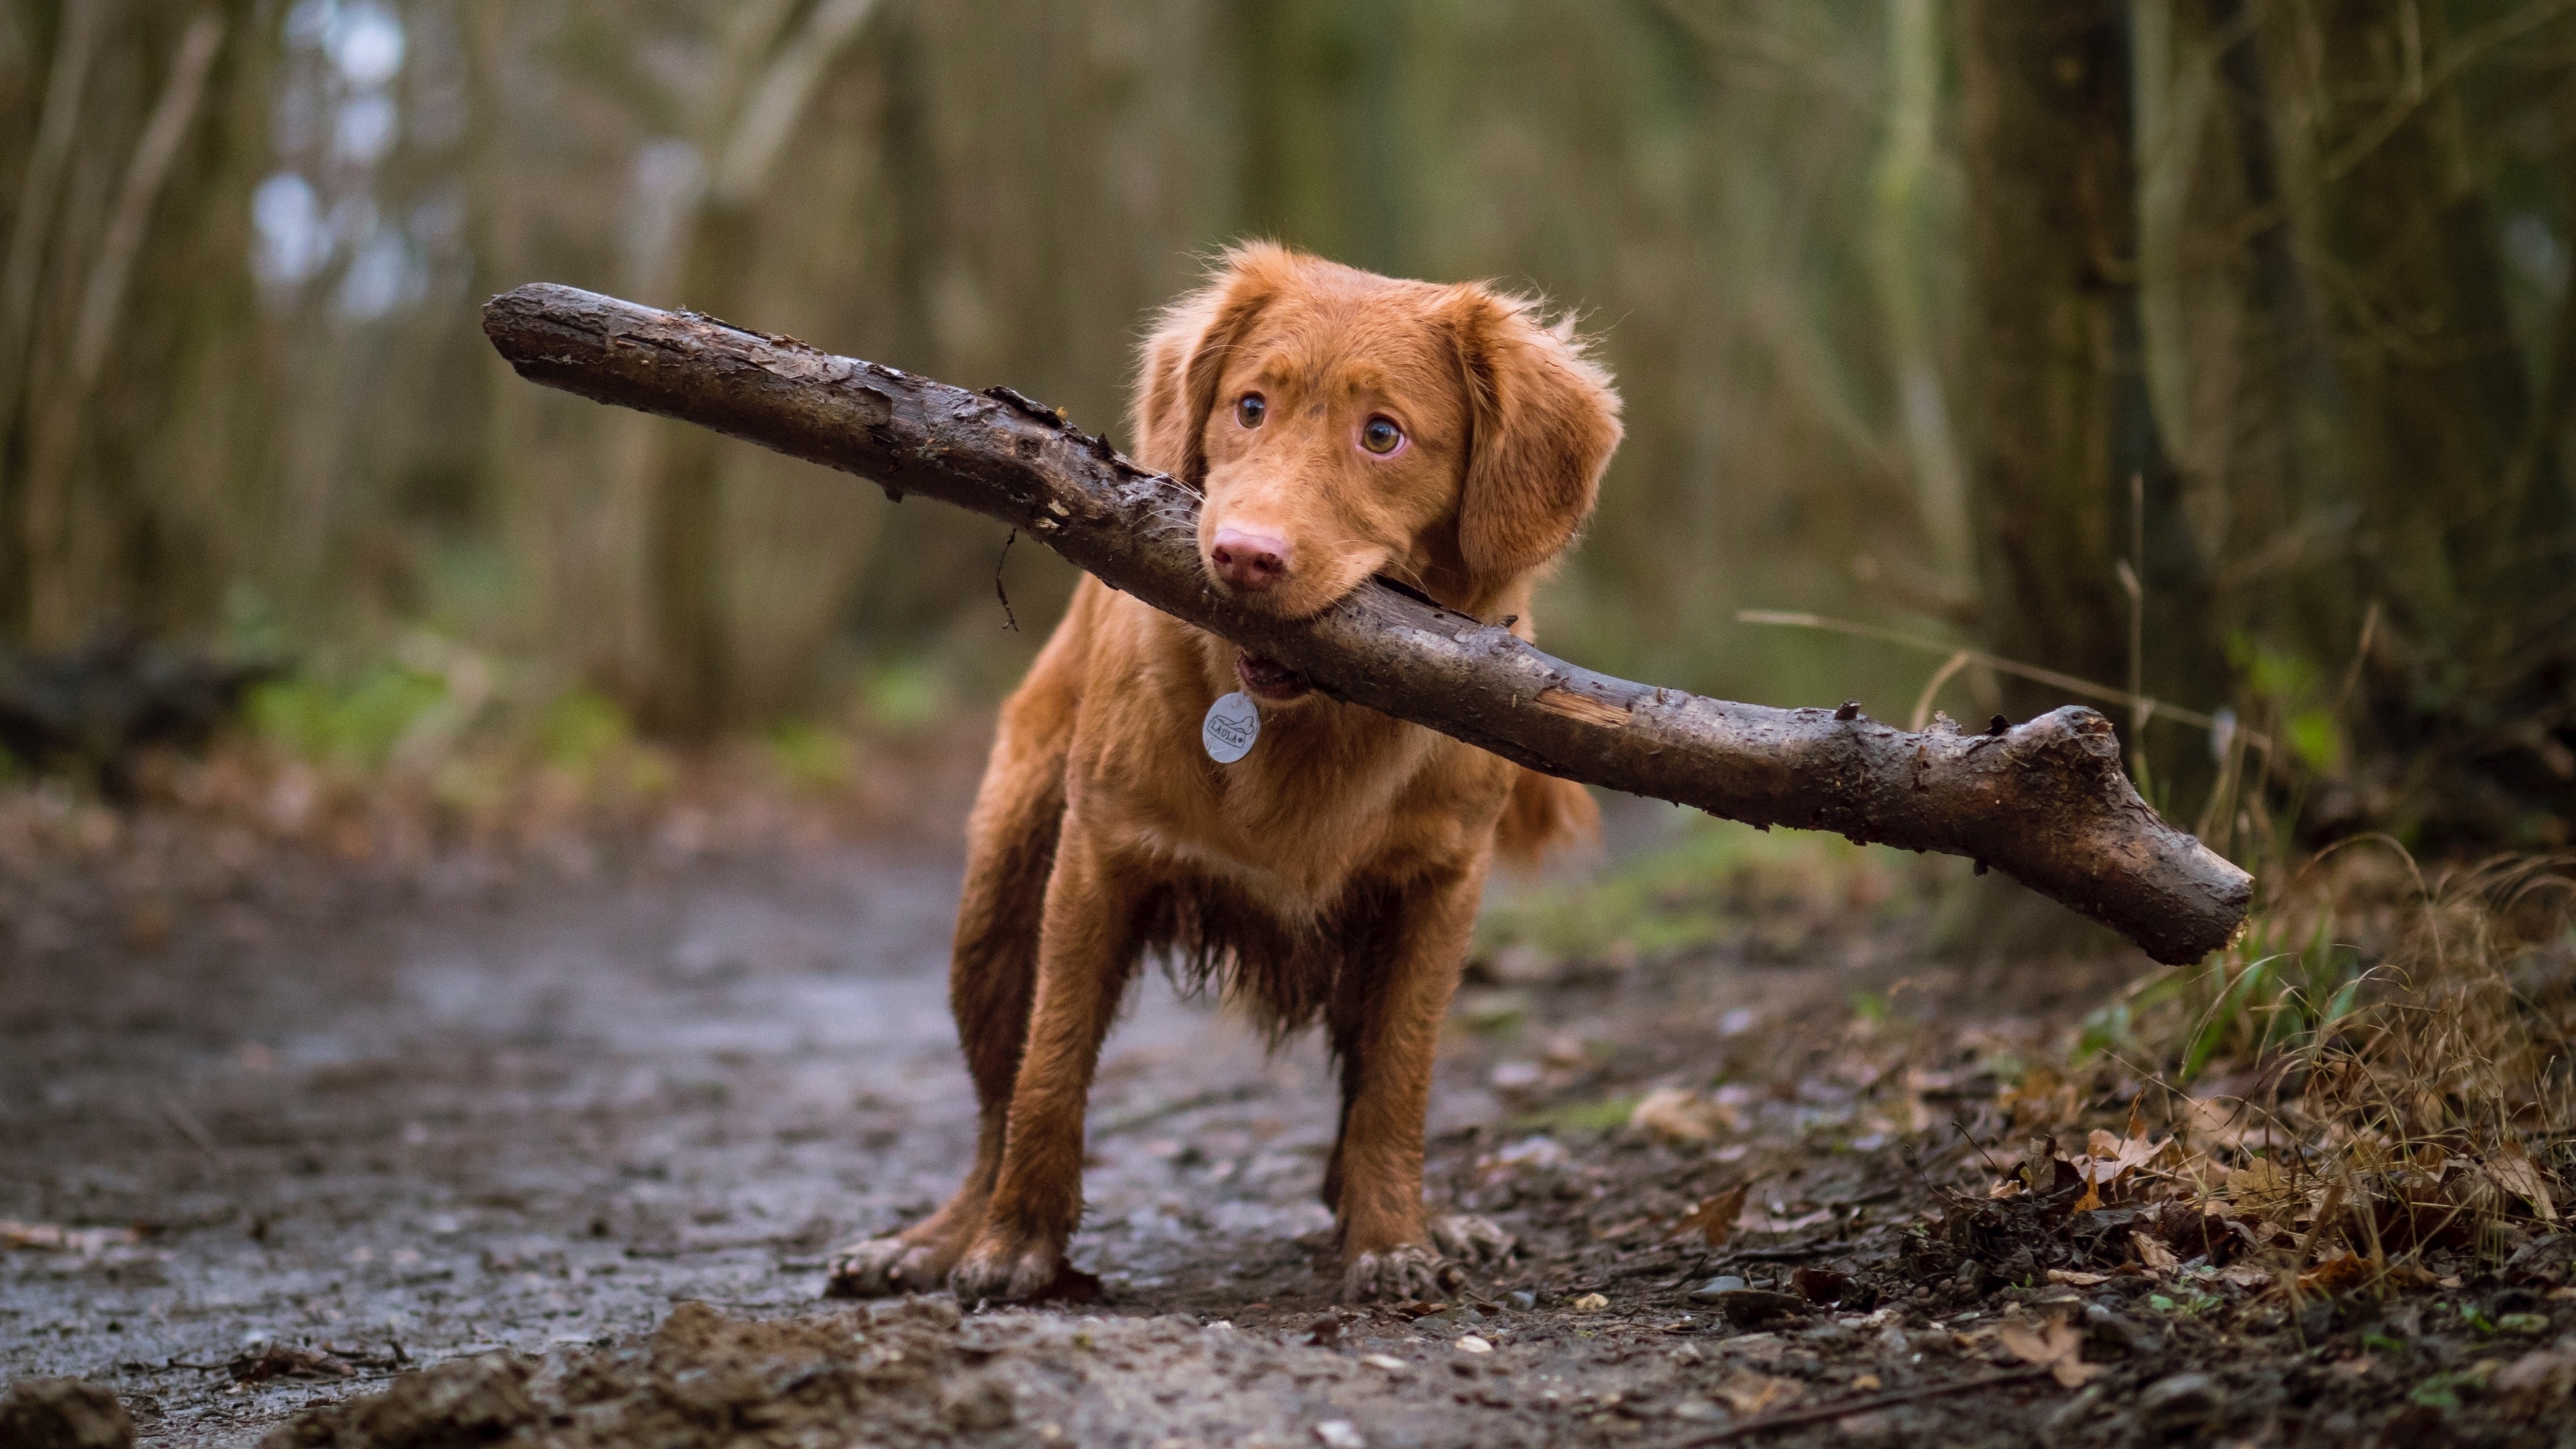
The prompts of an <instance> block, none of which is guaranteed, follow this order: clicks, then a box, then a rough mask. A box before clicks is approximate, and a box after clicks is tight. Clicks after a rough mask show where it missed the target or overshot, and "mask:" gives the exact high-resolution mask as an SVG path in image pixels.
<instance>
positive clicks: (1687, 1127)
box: [1628, 1087, 1735, 1144]
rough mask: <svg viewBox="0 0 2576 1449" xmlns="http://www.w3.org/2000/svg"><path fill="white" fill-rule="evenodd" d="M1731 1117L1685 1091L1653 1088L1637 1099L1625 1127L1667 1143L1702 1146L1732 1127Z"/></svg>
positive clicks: (1728, 1113) (1726, 1110)
mask: <svg viewBox="0 0 2576 1449" xmlns="http://www.w3.org/2000/svg"><path fill="white" fill-rule="evenodd" d="M1734 1116H1735V1114H1734V1113H1733V1112H1732V1111H1730V1110H1729V1109H1728V1108H1726V1107H1725V1106H1724V1105H1723V1104H1721V1103H1717V1102H1712V1101H1710V1100H1709V1099H1708V1098H1706V1097H1703V1096H1701V1095H1700V1094H1699V1093H1697V1092H1694V1091H1692V1090H1690V1089H1689V1088H1687V1087H1657V1088H1656V1089H1655V1090H1653V1091H1651V1092H1648V1093H1647V1094H1646V1095H1645V1096H1644V1097H1643V1098H1641V1099H1639V1101H1638V1103H1637V1105H1636V1108H1635V1109H1634V1110H1633V1111H1631V1112H1629V1114H1628V1125H1629V1126H1631V1127H1635V1128H1638V1129H1639V1130H1641V1131H1645V1132H1651V1133H1653V1134H1654V1135H1655V1136H1657V1137H1661V1138H1664V1139H1665V1140H1667V1141H1670V1142H1680V1143H1685V1144H1687V1143H1693V1142H1706V1141H1707V1140H1708V1139H1710V1138H1712V1137H1714V1136H1716V1135H1717V1131H1718V1129H1719V1128H1721V1127H1732V1126H1734V1125H1735V1123H1734V1120H1733V1119H1734Z"/></svg>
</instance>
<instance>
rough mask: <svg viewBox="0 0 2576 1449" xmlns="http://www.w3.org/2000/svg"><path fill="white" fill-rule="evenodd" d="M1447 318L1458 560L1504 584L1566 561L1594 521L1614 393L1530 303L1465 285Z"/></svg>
mask: <svg viewBox="0 0 2576 1449" xmlns="http://www.w3.org/2000/svg"><path fill="white" fill-rule="evenodd" d="M1446 311H1447V316H1448V321H1449V326H1450V328H1451V331H1452V333H1453V335H1454V336H1455V338H1456V341H1457V348H1458V363H1459V370H1460V373H1461V374H1462V376H1463V378H1464V380H1465V388H1466V393H1467V413H1468V418H1469V428H1470V430H1471V432H1470V436H1469V438H1468V453H1467V478H1466V486H1465V488H1464V490H1463V491H1462V492H1461V494H1460V496H1459V500H1458V551H1459V554H1460V555H1461V556H1462V558H1463V559H1464V561H1465V563H1466V565H1467V568H1468V569H1469V571H1471V572H1473V573H1475V574H1477V575H1480V576H1482V577H1485V578H1489V579H1499V578H1508V577H1510V576H1512V575H1515V574H1521V573H1526V572H1528V571H1529V570H1531V569H1535V568H1539V567H1541V566H1543V565H1545V564H1546V563H1547V562H1548V561H1549V560H1551V559H1554V558H1555V557H1556V556H1557V555H1558V554H1560V553H1563V552H1564V551H1565V548H1566V545H1568V544H1570V543H1572V542H1573V541H1574V531H1575V530H1576V529H1578V528H1580V527H1582V526H1583V520H1584V519H1585V517H1587V516H1588V515H1589V514H1590V513H1591V512H1592V504H1593V500H1594V499H1596V498H1598V497H1599V496H1600V492H1601V472H1602V470H1603V469H1604V468H1606V467H1608V466H1609V464H1610V454H1611V451H1612V450H1613V449H1615V448H1617V447H1618V446H1619V436H1620V427H1619V394H1618V393H1617V392H1616V391H1614V390H1613V389H1612V388H1611V385H1610V375H1609V374H1608V373H1607V372H1604V371H1603V370H1602V369H1601V368H1600V366H1599V365H1598V364H1596V363H1594V362H1593V361H1592V359H1591V358H1590V357H1588V356H1586V355H1585V354H1584V350H1583V344H1582V343H1581V342H1580V341H1578V340H1577V339H1576V338H1575V336H1574V331H1573V327H1572V325H1571V324H1570V323H1559V324H1556V325H1554V326H1550V325H1548V324H1547V323H1545V322H1542V321H1541V320H1540V318H1539V315H1538V303H1537V302H1536V301H1535V300H1534V299H1531V298H1526V297H1510V296H1502V295H1499V294H1497V293H1494V292H1492V291H1489V290H1487V289H1486V288H1484V287H1480V286H1474V285H1469V286H1463V287H1459V288H1456V289H1455V290H1454V292H1453V294H1452V297H1451V299H1450V301H1449V305H1448V307H1447V309H1446Z"/></svg>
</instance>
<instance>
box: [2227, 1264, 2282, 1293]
mask: <svg viewBox="0 0 2576 1449" xmlns="http://www.w3.org/2000/svg"><path fill="white" fill-rule="evenodd" d="M2218 1280H2219V1281H2220V1282H2222V1283H2233V1284H2235V1285H2236V1286H2237V1287H2239V1288H2267V1287H2270V1286H2271V1284H2272V1281H2273V1273H2272V1270H2271V1269H2269V1268H2266V1267H2264V1266H2263V1265H2261V1264H2259V1263H2230V1264H2228V1265H2227V1266H2226V1267H2224V1268H2221V1269H2219V1270H2218Z"/></svg>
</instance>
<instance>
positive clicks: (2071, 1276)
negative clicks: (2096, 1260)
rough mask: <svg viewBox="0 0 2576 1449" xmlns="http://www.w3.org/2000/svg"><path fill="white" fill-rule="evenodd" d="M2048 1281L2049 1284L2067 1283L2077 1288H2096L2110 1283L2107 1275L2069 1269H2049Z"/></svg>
mask: <svg viewBox="0 0 2576 1449" xmlns="http://www.w3.org/2000/svg"><path fill="white" fill-rule="evenodd" d="M2048 1281H2049V1282H2051V1283H2069V1284H2073V1285H2074V1286H2075V1287H2078V1288H2098V1287H2100V1286H2101V1285H2103V1284H2105V1283H2108V1282H2110V1281H2111V1275H2110V1274H2108V1273H2078V1272H2076V1271H2074V1270H2073V1269H2070V1268H2051V1269H2049V1270H2048Z"/></svg>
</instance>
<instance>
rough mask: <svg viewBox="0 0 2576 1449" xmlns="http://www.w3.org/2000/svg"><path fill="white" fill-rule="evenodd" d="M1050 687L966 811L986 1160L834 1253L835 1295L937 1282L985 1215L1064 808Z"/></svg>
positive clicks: (961, 982)
mask: <svg viewBox="0 0 2576 1449" xmlns="http://www.w3.org/2000/svg"><path fill="white" fill-rule="evenodd" d="M1054 703H1055V702H1054V701H1052V700H1050V699H1048V698H1046V697H1043V696H1031V697H1026V698H1022V697H1015V698H1014V699H1013V700H1012V701H1011V704H1010V705H1009V706H1008V707H1007V708H1006V709H1005V711H1004V714H1003V719H1002V728H1001V733H1000V736H999V737H998V738H997V739H996V740H995V742H994V747H993V758H992V762H991V763H990V764H989V765H988V766H987V767H986V769H985V772H984V783H983V785H982V786H981V787H980V788H979V789H978V790H977V791H976V799H975V812H974V814H973V816H971V817H970V818H969V820H968V822H967V832H966V885H965V891H964V894H963V896H962V897H961V899H960V900H959V902H958V907H957V938H956V946H955V949H954V950H953V952H952V954H951V955H950V957H949V967H948V1002H949V1007H950V1009H951V1011H953V1012H954V1013H955V1015H956V1017H957V1035H958V1040H959V1043H960V1044H961V1045H962V1046H963V1047H964V1048H965V1051H966V1068H967V1071H968V1072H969V1073H970V1074H971V1075H972V1076H973V1077H974V1079H975V1100H976V1109H977V1111H976V1131H975V1163H974V1166H972V1167H970V1168H969V1169H967V1172H966V1181H965V1182H964V1183H963V1184H962V1185H960V1186H959V1187H958V1189H957V1191H956V1193H955V1194H954V1195H953V1196H951V1197H950V1198H949V1199H948V1201H947V1202H946V1203H945V1204H944V1205H942V1206H941V1207H940V1209H939V1210H938V1211H937V1212H934V1213H932V1214H931V1215H930V1216H929V1217H927V1218H924V1219H923V1220H921V1221H920V1222H918V1223H915V1224H913V1225H912V1226H911V1227H909V1228H906V1229H904V1230H903V1231H902V1232H899V1233H895V1234H892V1235H890V1236H888V1237H882V1238H875V1239H870V1240H868V1241H864V1242H859V1243H853V1244H851V1245H850V1246H848V1247H846V1248H843V1249H841V1250H840V1251H839V1252H836V1253H834V1254H833V1255H832V1260H831V1265H830V1275H831V1276H830V1278H829V1280H828V1283H827V1285H826V1287H825V1289H824V1291H825V1293H826V1294H828V1295H830V1296H832V1297H841V1298H847V1297H874V1296H877V1295H880V1294H886V1293H902V1292H928V1291H931V1290H933V1289H936V1288H938V1287H939V1286H940V1284H942V1283H943V1282H945V1281H946V1280H947V1277H948V1270H949V1269H950V1268H952V1267H955V1266H956V1264H957V1259H958V1258H959V1257H960V1256H962V1255H963V1254H964V1253H965V1251H966V1245H967V1244H968V1243H970V1242H972V1241H974V1238H975V1234H976V1232H977V1231H978V1230H980V1229H981V1228H982V1227H983V1226H984V1205H985V1203H986V1201H987V1200H988V1199H989V1198H990V1197H991V1196H992V1192H993V1178H994V1175H995V1174H996V1173H997V1172H998V1171H999V1170H1000V1169H1001V1165H1002V1139H1003V1128H1004V1122H1005V1119H1006V1118H1007V1117H1008V1115H1009V1113H1010V1109H1011V1086H1012V1083H1013V1081H1014V1080H1015V1079H1016V1078H1017V1077H1018V1075H1019V1069H1020V1048H1021V1045H1022V1044H1023V1043H1024V1042H1025V1041H1026V1040H1027V1038H1028V1030H1029V1002H1030V999H1031V998H1032V997H1033V996H1034V995H1035V994H1036V992H1037V957H1038V928H1039V922H1040V920H1041V918H1042V917H1043V915H1044V912H1045V908H1046V886H1047V876H1048V874H1049V872H1050V871H1051V870H1052V869H1053V868H1054V865H1055V850H1056V837H1057V834H1058V831H1059V830H1060V828H1061V825H1062V822H1063V818H1064V761H1065V751H1066V746H1067V743H1068V741H1069V739H1070V735H1071V731H1070V730H1069V729H1068V728H1067V727H1066V726H1065V721H1064V720H1063V718H1062V717H1061V716H1062V715H1063V714H1066V713H1069V709H1066V710H1057V709H1054V708H1052V707H1051V706H1052V705H1053V704H1054Z"/></svg>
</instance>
